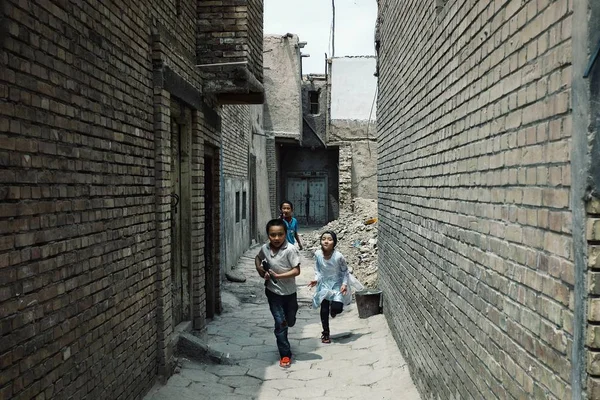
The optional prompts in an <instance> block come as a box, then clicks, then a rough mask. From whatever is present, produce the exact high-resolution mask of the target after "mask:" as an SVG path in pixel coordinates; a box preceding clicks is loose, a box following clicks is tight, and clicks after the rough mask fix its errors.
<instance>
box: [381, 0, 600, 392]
mask: <svg viewBox="0 0 600 400" xmlns="http://www.w3.org/2000/svg"><path fill="white" fill-rule="evenodd" d="M378 3H379V26H378V33H377V47H378V51H379V60H378V63H379V99H378V108H377V114H378V139H379V144H380V145H379V163H378V179H379V190H380V193H379V213H380V226H379V235H380V236H379V245H380V251H379V254H380V258H379V262H380V283H381V285H382V287H383V290H384V310H385V313H386V315H387V318H388V320H389V321H390V323H391V325H392V327H393V329H394V331H395V334H396V335H397V338H398V343H399V344H400V346H401V348H402V351H403V353H404V355H405V356H406V359H407V361H408V363H409V366H410V368H411V374H412V376H413V379H414V380H415V382H416V383H417V385H418V387H419V390H420V392H421V393H422V397H423V398H424V399H434V398H435V399H440V398H441V399H454V398H465V399H466V398H475V399H524V398H527V399H561V400H563V399H583V398H588V399H598V398H600V340H599V338H600V335H599V334H598V333H599V329H600V324H599V322H600V312H599V310H600V308H599V305H600V297H599V295H600V291H599V290H598V273H599V272H598V271H599V270H598V268H599V263H598V253H599V252H598V244H599V239H600V235H599V232H600V229H599V228H600V222H599V219H598V216H599V215H600V207H599V205H600V200H599V196H600V191H599V185H598V184H599V182H600V179H599V174H598V171H599V170H600V168H599V167H598V166H599V164H598V162H599V161H598V160H599V159H598V152H597V150H598V148H599V138H600V135H599V130H598V129H599V128H598V117H599V116H600V109H599V108H598V104H599V103H598V100H599V98H598V95H599V90H598V88H599V87H600V86H599V79H600V62H599V60H595V59H594V57H595V54H596V53H595V50H596V49H597V48H598V43H599V42H600V3H599V2H597V1H592V0H581V1H569V0H556V1H542V0H537V1H536V0H531V1H519V0H498V1H466V0H435V1H434V0H431V1H392V0H379V1H378Z"/></svg>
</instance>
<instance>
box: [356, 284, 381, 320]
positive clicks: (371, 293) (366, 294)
mask: <svg viewBox="0 0 600 400" xmlns="http://www.w3.org/2000/svg"><path fill="white" fill-rule="evenodd" d="M355 296H356V307H357V308H358V318H369V317H370V316H372V315H377V314H380V313H381V290H376V289H366V290H361V291H360V292H356V293H355Z"/></svg>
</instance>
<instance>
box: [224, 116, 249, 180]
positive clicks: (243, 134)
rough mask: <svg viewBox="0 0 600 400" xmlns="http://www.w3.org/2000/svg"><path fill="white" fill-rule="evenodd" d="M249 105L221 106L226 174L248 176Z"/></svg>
mask: <svg viewBox="0 0 600 400" xmlns="http://www.w3.org/2000/svg"><path fill="white" fill-rule="evenodd" d="M249 107H250V106H247V105H229V106H223V108H222V112H221V118H222V127H223V173H224V174H225V175H226V176H235V177H240V178H245V179H247V178H248V154H249V152H250V136H251V135H252V121H250V108H249Z"/></svg>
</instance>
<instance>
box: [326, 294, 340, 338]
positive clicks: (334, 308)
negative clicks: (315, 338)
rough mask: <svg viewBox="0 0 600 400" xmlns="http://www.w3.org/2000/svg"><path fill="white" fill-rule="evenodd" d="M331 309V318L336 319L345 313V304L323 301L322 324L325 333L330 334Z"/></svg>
mask: <svg viewBox="0 0 600 400" xmlns="http://www.w3.org/2000/svg"><path fill="white" fill-rule="evenodd" d="M330 309H331V317H332V318H333V317H335V316H336V315H338V314H339V313H341V312H342V311H344V303H341V302H339V301H331V302H330V301H329V300H323V301H322V302H321V324H322V325H323V331H324V332H327V333H329V311H330Z"/></svg>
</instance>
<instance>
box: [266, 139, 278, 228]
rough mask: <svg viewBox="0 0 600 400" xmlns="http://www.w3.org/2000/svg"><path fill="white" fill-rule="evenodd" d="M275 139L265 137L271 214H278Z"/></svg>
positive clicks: (274, 215)
mask: <svg viewBox="0 0 600 400" xmlns="http://www.w3.org/2000/svg"><path fill="white" fill-rule="evenodd" d="M275 146H276V144H275V139H274V138H268V139H267V145H266V147H267V176H268V178H269V204H270V208H271V215H272V216H273V217H277V216H278V215H279V210H278V208H279V205H278V204H277V162H276V160H277V149H276V147H275Z"/></svg>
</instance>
